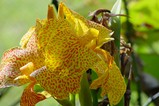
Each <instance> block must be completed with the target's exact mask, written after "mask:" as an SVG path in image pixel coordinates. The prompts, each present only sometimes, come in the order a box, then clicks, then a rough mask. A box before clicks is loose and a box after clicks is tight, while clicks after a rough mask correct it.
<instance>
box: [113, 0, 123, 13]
mask: <svg viewBox="0 0 159 106" xmlns="http://www.w3.org/2000/svg"><path fill="white" fill-rule="evenodd" d="M121 4H122V2H121V0H117V1H116V2H115V4H114V5H113V8H112V10H111V13H113V14H120V11H121Z"/></svg>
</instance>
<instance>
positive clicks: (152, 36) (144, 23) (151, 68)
mask: <svg viewBox="0 0 159 106" xmlns="http://www.w3.org/2000/svg"><path fill="white" fill-rule="evenodd" d="M64 1H65V2H66V4H67V5H68V7H70V8H71V9H73V10H75V11H77V12H79V13H80V14H81V15H83V16H85V17H86V18H88V19H89V17H88V14H89V12H91V11H94V10H96V9H99V8H106V9H110V8H111V7H112V6H113V4H114V3H115V1H116V0H64ZM50 3H51V0H40V1H39V0H0V57H1V56H2V54H3V52H4V51H6V50H7V49H9V48H12V47H15V46H19V41H20V39H21V37H22V36H23V35H24V34H25V33H26V32H27V30H28V29H29V28H30V27H31V26H34V25H35V20H36V18H40V19H43V18H45V17H46V14H47V6H48V4H50ZM127 6H128V10H129V16H130V17H129V20H130V22H131V23H132V24H133V28H134V29H132V36H131V37H132V39H133V44H134V46H133V49H134V51H135V53H136V54H137V55H138V57H140V58H141V59H140V61H138V64H140V63H141V64H142V65H141V66H139V69H140V71H144V72H146V73H148V75H151V76H152V77H153V78H155V79H157V80H155V81H157V82H156V83H157V85H156V86H155V87H159V85H158V80H159V62H158V60H159V12H158V11H159V1H158V0H151V1H150V0H128V5H127ZM122 13H123V14H125V9H124V7H123V9H122ZM125 21H126V18H124V17H123V18H122V21H121V22H122V35H123V36H124V35H125V32H126V23H125ZM134 78H135V77H134ZM146 78H147V77H146ZM23 88H24V87H23V86H22V87H13V88H9V89H0V105H1V106H19V103H18V102H19V100H20V96H21V94H22V91H23ZM157 90H158V89H157ZM158 92H159V90H158ZM131 93H132V94H131V105H132V106H137V86H136V83H135V82H134V83H132V86H131ZM146 101H147V96H146V94H145V93H143V92H142V93H141V102H142V104H144V103H145V102H146ZM51 105H52V106H55V105H57V102H56V101H54V99H52V98H50V99H48V100H45V101H42V102H40V103H38V105H37V106H51ZM151 106H154V104H151Z"/></svg>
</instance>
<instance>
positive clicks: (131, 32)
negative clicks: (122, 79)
mask: <svg viewBox="0 0 159 106" xmlns="http://www.w3.org/2000/svg"><path fill="white" fill-rule="evenodd" d="M123 2H124V7H125V11H126V15H127V16H129V10H128V8H127V2H126V0H123ZM126 25H127V29H126V32H125V35H126V36H127V39H128V42H129V43H131V45H133V42H132V36H133V35H134V30H133V25H132V24H131V23H130V21H129V18H128V17H127V20H126ZM131 57H132V59H133V68H134V69H133V70H134V74H135V77H136V78H135V79H136V83H137V92H138V105H139V106H141V85H140V77H139V72H138V67H137V64H136V57H135V54H134V52H132V54H131Z"/></svg>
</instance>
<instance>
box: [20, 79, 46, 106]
mask: <svg viewBox="0 0 159 106" xmlns="http://www.w3.org/2000/svg"><path fill="white" fill-rule="evenodd" d="M34 84H35V83H34V82H33V83H30V85H29V86H28V87H27V88H25V90H24V92H23V94H22V97H21V101H20V106H35V104H36V103H38V102H40V101H42V100H44V99H46V97H45V96H44V95H42V94H37V93H35V92H34V90H33V87H34Z"/></svg>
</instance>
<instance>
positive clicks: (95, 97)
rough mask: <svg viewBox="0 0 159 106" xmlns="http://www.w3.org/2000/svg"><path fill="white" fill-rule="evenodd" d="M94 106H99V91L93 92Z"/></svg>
mask: <svg viewBox="0 0 159 106" xmlns="http://www.w3.org/2000/svg"><path fill="white" fill-rule="evenodd" d="M91 94H92V99H93V106H98V95H97V94H98V90H91Z"/></svg>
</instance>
